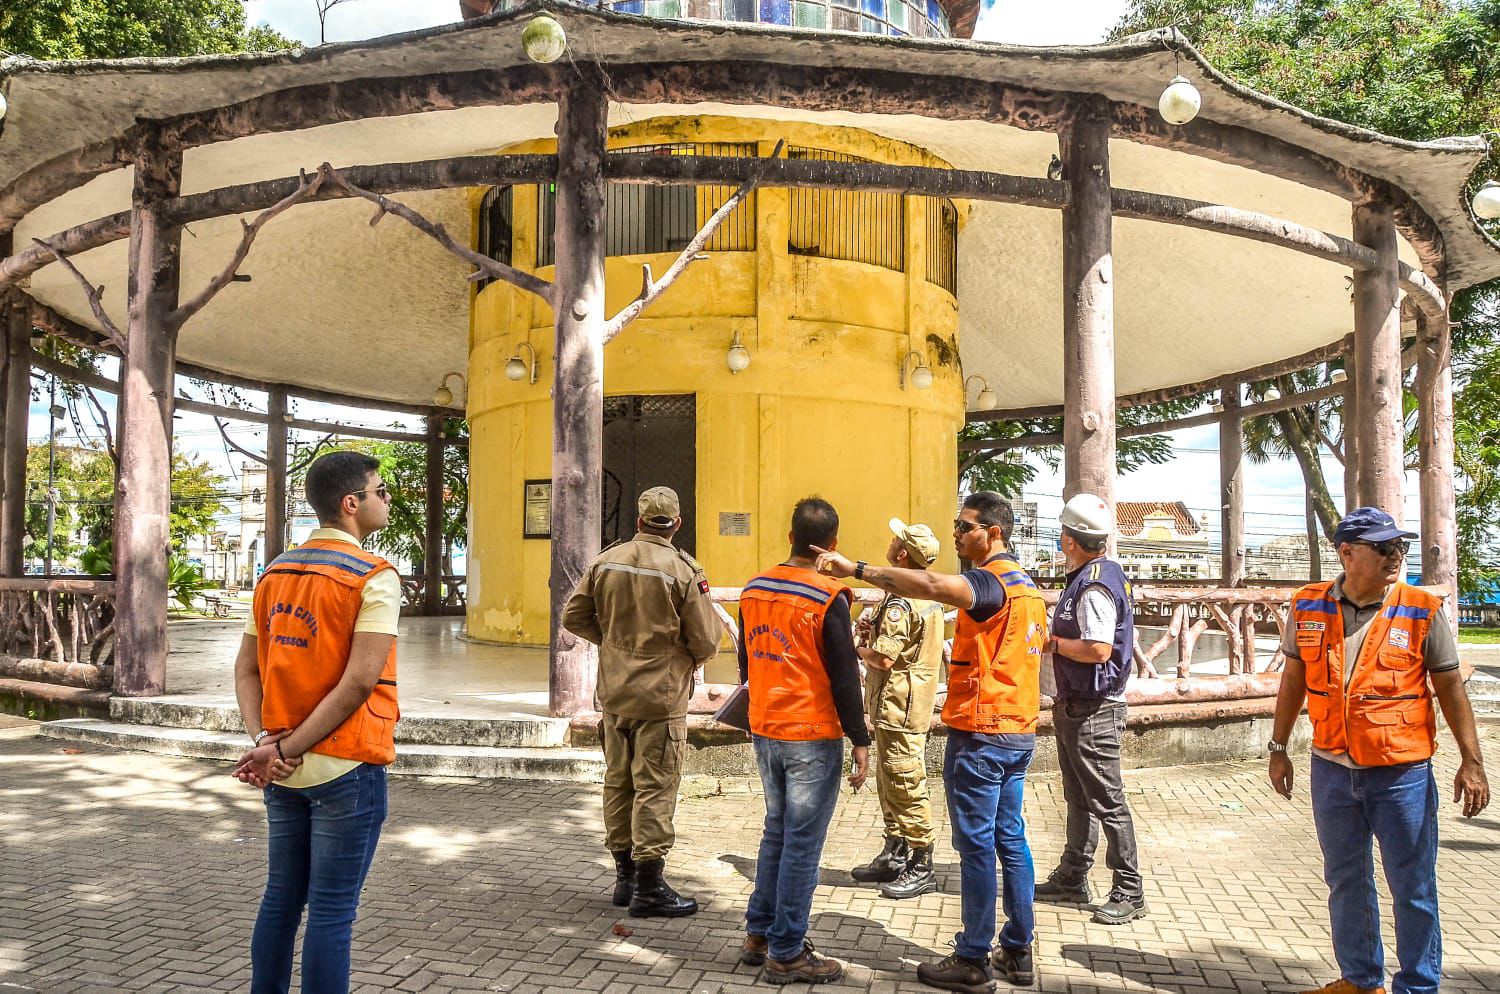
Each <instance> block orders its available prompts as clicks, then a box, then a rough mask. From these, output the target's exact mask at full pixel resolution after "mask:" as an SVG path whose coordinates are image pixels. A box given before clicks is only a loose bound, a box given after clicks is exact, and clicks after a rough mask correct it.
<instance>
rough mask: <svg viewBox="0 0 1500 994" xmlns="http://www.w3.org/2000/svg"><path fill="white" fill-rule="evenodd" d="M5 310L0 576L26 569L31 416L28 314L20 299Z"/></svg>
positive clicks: (19, 573)
mask: <svg viewBox="0 0 1500 994" xmlns="http://www.w3.org/2000/svg"><path fill="white" fill-rule="evenodd" d="M4 314H5V328H4V332H5V377H4V381H3V383H4V388H3V392H4V416H5V423H4V428H3V430H0V436H3V440H4V446H5V452H4V457H3V459H0V475H3V488H4V489H3V494H4V496H3V497H0V576H7V577H17V576H21V575H22V574H23V573H24V572H25V562H24V558H25V557H24V553H25V551H26V432H27V425H28V422H29V421H30V417H31V317H30V312H29V311H28V310H27V309H26V308H25V307H23V306H21V303H20V302H12V304H11V306H10V307H9V308H8V309H7V310H6V311H5V312H4Z"/></svg>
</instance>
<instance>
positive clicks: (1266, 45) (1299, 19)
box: [1113, 0, 1500, 590]
mask: <svg viewBox="0 0 1500 994" xmlns="http://www.w3.org/2000/svg"><path fill="white" fill-rule="evenodd" d="M1173 24H1175V25H1176V26H1177V27H1178V28H1179V29H1180V30H1181V31H1182V32H1183V33H1184V34H1185V35H1186V36H1187V37H1188V38H1189V39H1191V40H1192V42H1193V44H1194V45H1195V46H1196V47H1197V48H1198V50H1199V51H1200V52H1202V53H1203V55H1204V56H1205V57H1206V58H1207V59H1208V60H1209V62H1210V63H1211V64H1212V65H1213V66H1214V68H1216V69H1218V70H1219V71H1220V72H1223V73H1224V74H1225V75H1227V76H1229V77H1230V78H1231V79H1233V80H1235V81H1236V82H1238V83H1241V84H1243V85H1245V86H1248V87H1250V88H1252V89H1255V90H1258V91H1260V92H1262V93H1265V94H1267V95H1269V96H1272V97H1275V98H1277V99H1279V100H1284V101H1286V102H1287V103H1291V104H1295V105H1296V106H1298V107H1302V108H1305V109H1307V110H1310V111H1312V112H1313V113H1315V114H1319V115H1322V116H1324V117H1331V118H1335V119H1337V120H1340V121H1345V122H1347V123H1350V124H1355V125H1359V126H1361V127H1365V128H1370V129H1372V130H1374V131H1379V132H1381V133H1383V134H1387V135H1393V136H1395V137H1398V138H1407V139H1411V140H1413V141H1426V140H1431V139H1436V138H1441V137H1444V136H1447V135H1462V134H1485V133H1491V132H1495V131H1500V0H1135V2H1133V3H1132V5H1131V8H1130V10H1129V11H1128V13H1127V14H1126V15H1125V17H1124V18H1123V19H1122V20H1121V21H1120V23H1119V25H1117V26H1116V28H1115V31H1114V32H1113V37H1121V36H1124V35H1128V34H1132V33H1135V32H1138V31H1144V30H1148V29H1150V28H1158V27H1165V26H1167V25H1173ZM1495 176H1500V155H1495V154H1492V155H1491V156H1490V157H1489V159H1488V160H1487V161H1486V162H1485V164H1484V165H1482V166H1481V167H1480V169H1479V170H1477V171H1476V173H1475V175H1474V176H1473V177H1472V178H1471V180H1470V184H1469V186H1470V191H1472V188H1473V187H1475V186H1477V184H1478V183H1479V182H1481V181H1482V180H1484V179H1485V178H1489V177H1495ZM1490 231H1491V234H1492V235H1495V236H1496V237H1500V224H1497V225H1494V226H1492V227H1491V228H1490ZM1451 314H1452V316H1453V320H1454V321H1456V322H1457V325H1456V326H1455V327H1454V329H1453V358H1454V371H1455V377H1456V385H1457V387H1458V390H1459V393H1458V396H1457V397H1456V398H1455V402H1454V409H1455V417H1456V422H1457V423H1456V425H1455V429H1454V430H1455V434H1456V436H1457V440H1458V445H1457V456H1458V459H1457V462H1458V469H1459V473H1460V481H1459V486H1458V503H1459V508H1458V511H1459V523H1458V524H1459V544H1458V548H1459V575H1460V576H1459V582H1460V586H1461V587H1463V588H1464V589H1466V590H1469V589H1474V588H1475V587H1477V586H1480V585H1482V584H1483V583H1484V582H1485V579H1486V576H1487V575H1490V574H1488V573H1487V570H1489V569H1490V567H1488V566H1487V565H1486V561H1487V560H1490V559H1493V557H1494V551H1493V550H1494V544H1493V543H1494V540H1495V538H1496V536H1495V535H1494V534H1493V529H1492V528H1491V527H1490V525H1489V522H1490V520H1491V519H1493V518H1494V517H1495V514H1496V510H1497V508H1500V483H1497V482H1496V479H1495V476H1496V472H1495V467H1494V465H1493V464H1492V463H1491V462H1490V461H1489V460H1491V459H1492V457H1493V455H1494V453H1493V452H1492V451H1491V449H1492V446H1491V445H1486V444H1483V443H1482V442H1481V440H1482V439H1494V438H1496V437H1497V436H1500V407H1497V406H1496V405H1495V404H1494V403H1493V401H1492V399H1493V398H1494V397H1495V396H1496V395H1497V394H1500V364H1496V363H1495V362H1494V361H1493V358H1492V355H1491V353H1492V350H1493V349H1494V348H1495V345H1496V343H1497V341H1500V281H1491V282H1489V283H1486V284H1481V285H1480V286H1477V287H1471V288H1469V289H1467V290H1465V291H1462V292H1460V293H1458V294H1455V296H1454V300H1453V305H1452V308H1451ZM1282 392H1283V393H1286V390H1285V389H1284V388H1283V389H1282ZM1471 394H1472V396H1471ZM1319 406H1320V408H1321V410H1320V412H1319V414H1320V418H1321V419H1322V424H1323V425H1325V426H1327V427H1325V432H1324V433H1325V434H1326V435H1327V436H1328V438H1327V440H1326V441H1331V443H1332V445H1330V447H1331V448H1333V450H1334V451H1335V452H1337V451H1339V445H1340V441H1341V435H1342V426H1341V424H1340V422H1341V418H1340V417H1339V415H1340V411H1341V404H1340V403H1339V402H1338V401H1333V402H1329V403H1326V404H1324V405H1319ZM1406 406H1407V405H1403V407H1406ZM1410 413H1411V412H1410V410H1408V411H1407V414H1408V430H1409V431H1410V429H1411V427H1412V426H1411V421H1412V419H1411V418H1410V416H1409V415H1410ZM1302 421H1303V427H1307V425H1308V424H1309V421H1308V419H1306V418H1304V419H1302ZM1283 428H1287V429H1290V430H1291V431H1292V432H1293V433H1295V432H1296V430H1297V427H1296V425H1295V424H1293V423H1292V420H1291V419H1289V418H1287V417H1281V416H1273V417H1268V418H1256V419H1252V421H1251V422H1247V424H1246V443H1247V448H1248V451H1249V452H1250V453H1251V456H1252V458H1263V457H1265V456H1266V455H1273V454H1284V453H1287V452H1289V451H1291V449H1290V448H1289V446H1288V445H1287V444H1286V441H1287V440H1286V438H1285V432H1283V430H1282V429H1283ZM1301 461H1303V469H1304V472H1308V471H1309V463H1308V462H1307V461H1306V460H1301ZM1410 462H1411V459H1410V458H1408V463H1410ZM1308 485H1309V488H1310V489H1311V490H1312V491H1314V501H1315V502H1317V501H1318V500H1319V498H1320V497H1321V498H1324V499H1327V486H1326V484H1323V483H1322V482H1321V474H1320V473H1318V474H1312V475H1310V476H1309V481H1308ZM1320 516H1321V515H1320Z"/></svg>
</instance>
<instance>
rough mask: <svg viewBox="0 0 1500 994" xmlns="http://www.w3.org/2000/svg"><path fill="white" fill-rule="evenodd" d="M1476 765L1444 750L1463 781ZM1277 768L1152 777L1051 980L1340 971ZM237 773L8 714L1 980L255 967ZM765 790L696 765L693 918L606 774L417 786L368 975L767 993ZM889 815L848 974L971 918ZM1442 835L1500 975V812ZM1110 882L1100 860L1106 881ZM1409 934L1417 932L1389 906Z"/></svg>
mask: <svg viewBox="0 0 1500 994" xmlns="http://www.w3.org/2000/svg"><path fill="white" fill-rule="evenodd" d="M1483 739H1484V742H1485V746H1486V751H1487V754H1488V756H1489V757H1490V760H1491V767H1492V769H1495V768H1500V724H1496V723H1493V722H1491V723H1487V724H1486V725H1485V726H1483ZM1454 764H1455V758H1454V752H1453V749H1452V747H1451V745H1445V747H1444V749H1443V751H1442V752H1441V753H1440V759H1439V763H1438V766H1439V774H1438V775H1439V783H1440V790H1441V791H1442V792H1447V796H1448V797H1451V782H1452V775H1453V769H1454ZM1263 769H1264V767H1263V764H1262V763H1259V762H1247V763H1228V764H1218V765H1211V766H1196V767H1180V768H1176V769H1157V770H1143V771H1137V772H1134V773H1130V774H1128V775H1127V776H1128V780H1127V783H1128V787H1129V790H1130V791H1131V801H1132V803H1133V805H1134V808H1135V814H1136V824H1137V830H1138V833H1139V837H1140V845H1141V849H1142V852H1143V856H1144V859H1145V866H1144V870H1145V873H1146V876H1147V888H1148V890H1147V893H1148V896H1149V899H1150V903H1151V914H1150V915H1149V917H1147V918H1145V919H1143V920H1141V921H1137V922H1133V923H1131V924H1130V925H1127V926H1124V927H1118V928H1110V927H1107V926H1102V925H1095V924H1093V923H1092V922H1091V921H1089V919H1088V916H1087V914H1086V913H1085V912H1084V911H1083V910H1081V909H1077V908H1058V907H1049V906H1046V905H1038V908H1037V919H1038V922H1037V924H1038V936H1039V946H1038V969H1039V971H1040V977H1039V982H1038V986H1037V988H1036V989H1039V990H1043V991H1068V992H1071V994H1094V992H1115V991H1163V992H1175V994H1194V992H1209V991H1234V992H1244V994H1256V992H1263V991H1265V992H1285V991H1293V990H1298V989H1300V988H1301V987H1304V986H1316V985H1317V984H1318V983H1321V982H1323V981H1325V980H1327V979H1330V978H1331V977H1333V976H1335V975H1336V971H1335V970H1334V969H1333V967H1332V966H1331V962H1332V957H1331V951H1330V948H1329V939H1328V929H1327V912H1326V906H1325V900H1326V892H1325V889H1324V887H1323V884H1322V881H1321V877H1320V861H1319V858H1318V851H1317V843H1316V841H1315V839H1314V837H1313V831H1312V818H1311V813H1310V811H1309V806H1308V799H1307V793H1306V790H1307V779H1306V776H1305V775H1304V776H1302V777H1301V782H1300V783H1299V785H1298V788H1299V789H1298V793H1297V797H1296V799H1295V800H1293V801H1291V802H1287V801H1283V800H1281V799H1280V798H1278V797H1275V796H1274V795H1272V794H1271V793H1270V791H1269V789H1268V788H1267V787H1266V785H1265V782H1264V776H1263ZM1305 769H1306V758H1305V757H1303V758H1301V759H1299V772H1300V771H1305ZM226 770H227V766H226V765H224V764H220V763H213V762H206V761H199V760H181V759H171V758H165V757H159V756H152V755H144V754H133V753H120V752H112V751H109V750H105V749H101V748H97V747H88V748H87V749H86V750H85V751H82V752H80V751H78V750H77V748H76V747H74V746H72V745H69V744H64V743H59V742H57V741H54V740H49V739H42V738H38V737H35V736H34V735H32V734H31V732H30V731H29V729H25V728H9V729H6V730H5V731H4V733H3V734H0V799H3V801H0V992H4V991H43V992H48V994H64V992H79V991H91V992H92V991H100V992H115V991H232V990H243V989H245V987H246V985H247V981H248V953H247V947H248V942H249V934H250V928H251V924H252V922H253V919H254V914H255V907H256V901H257V899H258V895H259V891H260V887H261V884H262V880H263V870H262V860H263V855H264V848H265V832H264V821H263V811H262V808H261V803H260V800H259V797H258V795H257V794H256V792H255V791H253V790H252V789H250V788H247V787H243V786H241V785H239V784H237V783H235V782H234V781H232V780H231V779H230V778H229V777H228V776H226V775H225V772H226ZM1497 779H1500V778H1497ZM752 787H753V784H750V783H747V782H745V781H726V782H723V783H718V782H712V781H710V782H696V783H693V784H692V785H691V787H690V789H689V790H688V792H687V796H685V797H684V799H683V801H682V804H681V808H680V815H679V822H678V825H679V845H678V848H677V850H676V851H675V853H674V855H673V858H672V860H671V862H670V863H669V871H670V872H669V879H670V880H672V881H673V882H674V883H676V884H677V885H678V886H679V889H680V890H682V891H683V892H684V893H688V894H692V895H695V896H696V897H697V898H698V899H699V901H700V902H702V903H703V905H704V908H703V910H702V911H701V912H700V913H699V914H698V915H697V916H695V917H692V918H687V919H679V920H676V921H670V922H668V921H635V920H632V919H629V918H624V917H621V916H620V915H619V914H617V909H615V908H613V907H612V906H611V905H610V904H609V902H608V899H607V896H606V895H607V888H608V886H609V883H610V881H611V879H612V870H611V867H610V865H609V860H608V857H607V854H605V853H604V852H603V851H602V849H601V848H600V846H599V839H600V837H601V826H600V818H599V812H598V788H596V787H590V786H586V785H572V784H567V785H563V784H539V783H519V782H501V781H458V780H419V779H410V778H408V779H399V778H398V779H395V780H393V781H392V791H391V815H390V820H389V821H388V823H387V825H386V830H385V835H384V837H383V838H382V840H381V844H380V852H379V854H378V856H377V859H376V863H375V867H374V869H373V871H372V873H371V877H370V881H369V885H368V888H367V890H366V896H365V901H364V906H363V908H362V909H361V917H360V921H359V924H358V925H357V927H356V933H355V950H354V958H355V963H356V968H357V971H358V972H357V974H356V977H355V980H356V984H355V989H356V990H357V991H362V992H363V991H372V992H373V991H433V992H446V991H503V992H510V994H533V992H545V994H552V992H569V994H571V992H578V991H619V992H627V991H701V992H719V991H729V992H733V991H752V990H761V991H765V990H769V989H770V988H767V987H765V986H762V985H759V984H757V983H756V981H755V977H754V974H753V972H752V971H750V970H748V969H745V968H737V967H736V965H735V953H736V948H737V946H738V943H739V940H740V935H741V915H742V912H743V909H744V904H745V899H746V896H747V895H748V893H749V889H750V877H751V875H752V873H753V867H754V857H755V851H756V845H757V839H758V828H759V823H760V817H761V813H762V807H761V801H760V798H759V797H758V796H757V795H756V794H754V793H753V792H752ZM1445 800H1446V798H1445ZM1026 812H1027V818H1028V823H1029V826H1030V834H1031V838H1032V844H1033V846H1034V848H1035V850H1036V853H1037V863H1038V866H1039V868H1040V869H1041V870H1042V872H1045V870H1046V868H1047V867H1048V866H1050V864H1051V861H1052V860H1053V859H1055V857H1056V855H1057V852H1058V848H1059V846H1060V841H1061V833H1062V805H1061V788H1060V786H1059V783H1058V781H1057V779H1056V777H1055V776H1052V775H1040V776H1038V777H1036V778H1035V780H1034V781H1033V782H1032V783H1031V784H1030V785H1029V787H1028V797H1027V804H1026ZM878 825H879V809H878V805H877V803H876V800H875V798H874V797H873V796H872V794H871V793H870V792H868V791H867V792H865V793H862V794H860V795H858V796H850V795H849V793H848V791H847V789H846V790H845V793H844V796H843V798H842V799H841V801H840V806H839V811H838V814H837V816H836V817H835V819H834V823H833V827H832V829H831V832H830V837H829V845H828V848H827V850H826V851H825V853H824V858H823V867H824V869H823V878H822V886H820V887H819V888H818V892H817V896H816V900H815V902H814V905H813V928H812V937H813V939H814V941H816V942H817V943H818V946H819V948H820V949H822V950H825V951H827V952H829V953H830V954H833V955H836V956H838V957H840V958H842V959H844V960H846V961H848V962H849V963H850V964H851V965H850V969H849V972H848V976H847V978H846V980H845V981H844V982H843V983H842V984H841V985H835V986H834V987H831V988H829V989H830V990H839V989H855V990H863V991H870V992H880V994H886V992H895V991H916V990H925V989H926V988H923V987H921V986H920V985H918V984H916V983H915V980H914V974H913V971H914V969H915V964H916V963H917V962H918V961H921V960H923V959H928V958H932V957H934V956H936V955H941V954H943V953H946V951H947V942H948V940H949V939H950V938H951V937H952V934H953V932H954V930H955V928H956V925H957V921H958V895H957V887H958V871H957V867H956V864H955V863H954V861H953V859H952V854H951V851H947V852H944V848H945V847H940V849H939V859H938V863H939V873H940V878H941V879H942V881H943V892H941V893H937V894H929V895H926V896H924V897H922V898H919V899H917V900H913V901H906V902H892V901H887V900H884V899H881V898H879V897H878V896H876V894H875V893H874V891H873V890H872V889H871V888H868V887H863V886H858V885H856V884H855V883H854V881H853V880H852V879H851V878H850V876H849V874H848V867H850V866H852V865H855V864H856V863H857V862H862V861H863V860H864V859H866V858H868V856H869V855H870V854H871V853H872V852H873V850H874V848H875V847H876V845H877V843H878V841H879V838H878V837H879V829H878ZM1441 833H1442V843H1441V846H1442V848H1441V856H1440V870H1439V872H1440V886H1441V891H1442V899H1443V920H1444V946H1445V951H1446V952H1445V955H1446V967H1447V972H1448V975H1449V981H1448V982H1447V983H1445V985H1444V988H1443V989H1444V991H1447V992H1464V994H1468V992H1478V991H1496V990H1500V900H1497V898H1496V895H1497V894H1500V859H1497V858H1496V857H1497V854H1500V811H1496V810H1495V809H1494V808H1492V809H1491V810H1490V811H1487V812H1486V813H1485V814H1484V815H1483V816H1481V817H1480V818H1479V819H1476V820H1473V821H1468V822H1465V821H1464V820H1463V819H1461V818H1460V817H1459V816H1458V815H1457V814H1456V813H1455V809H1454V808H1453V807H1452V806H1451V805H1448V804H1446V803H1445V805H1444V808H1443V816H1442V827H1441ZM939 835H940V837H944V836H945V835H946V825H943V826H941V827H940V830H939ZM1107 883H1108V881H1107V878H1106V876H1105V873H1104V871H1103V870H1102V868H1101V869H1100V870H1098V871H1096V873H1095V877H1094V884H1095V888H1096V889H1098V888H1100V887H1101V886H1107ZM617 925H619V926H622V927H621V928H619V929H617V928H616V926H617ZM1386 933H1387V945H1388V948H1393V940H1392V939H1391V938H1390V925H1389V922H1388V921H1387V922H1386ZM1006 989H1007V988H1006V986H1005V985H1004V984H1001V985H1000V990H1002V991H1003V990H1006Z"/></svg>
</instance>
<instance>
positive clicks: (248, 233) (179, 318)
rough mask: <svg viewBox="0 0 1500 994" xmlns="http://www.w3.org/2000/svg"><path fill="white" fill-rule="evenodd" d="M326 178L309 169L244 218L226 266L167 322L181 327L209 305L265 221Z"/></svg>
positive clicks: (308, 194)
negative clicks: (269, 202)
mask: <svg viewBox="0 0 1500 994" xmlns="http://www.w3.org/2000/svg"><path fill="white" fill-rule="evenodd" d="M323 179H324V177H323V174H322V173H321V172H319V173H318V174H316V175H314V176H313V177H311V178H309V177H308V175H307V174H306V173H303V174H302V181H301V182H300V183H298V184H297V189H295V190H293V191H292V192H291V193H290V194H288V195H287V196H285V197H282V198H281V199H280V200H278V201H277V202H276V203H274V204H272V205H271V206H270V207H267V208H266V209H265V210H263V211H261V212H260V213H259V214H257V215H256V217H255V220H254V221H251V222H249V223H246V222H244V221H241V222H240V226H241V227H242V228H243V229H244V230H243V231H242V232H241V234H240V244H239V247H238V248H236V249H235V250H234V256H233V258H231V259H230V260H229V265H227V266H225V267H224V269H223V271H222V272H220V273H219V275H217V276H215V277H214V278H213V279H211V280H209V281H208V286H206V287H204V288H203V290H202V291H201V292H200V293H199V294H198V295H197V296H196V297H194V298H193V299H191V300H189V301H188V302H187V303H185V304H180V305H178V307H177V308H176V309H175V310H174V311H172V313H171V314H169V315H167V324H168V326H169V327H170V328H171V329H172V330H173V331H176V330H177V329H179V328H181V327H182V326H183V324H184V323H186V321H187V320H188V318H190V317H192V316H193V315H194V314H197V313H198V312H199V311H201V310H203V308H205V307H207V306H208V302H209V301H211V300H213V299H214V297H215V296H217V295H218V293H219V291H220V290H222V289H224V288H225V287H226V286H228V285H229V284H230V283H232V282H234V277H235V274H236V273H238V272H239V268H240V266H241V265H243V264H244V262H245V256H247V255H249V254H250V246H251V245H252V244H254V242H255V236H256V235H258V234H260V229H261V228H263V227H265V224H266V222H267V221H270V220H271V219H272V218H273V217H275V216H276V215H278V214H280V213H281V212H282V211H284V210H286V209H287V208H289V207H292V206H293V205H295V204H299V203H301V202H302V201H304V200H306V199H308V198H309V197H313V196H316V195H317V192H318V189H319V188H320V187H321V186H322V185H323Z"/></svg>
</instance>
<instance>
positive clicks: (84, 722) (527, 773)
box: [40, 718, 604, 783]
mask: <svg viewBox="0 0 1500 994" xmlns="http://www.w3.org/2000/svg"><path fill="white" fill-rule="evenodd" d="M40 731H41V734H43V735H45V736H47V737H48V738H54V739H63V740H66V741H72V742H91V743H95V744H97V745H105V746H112V747H114V748H116V749H133V750H137V751H140V752H152V753H158V754H160V755H164V756H188V757H191V758H194V759H219V760H228V761H233V760H236V759H238V758H239V757H240V756H241V755H242V754H243V753H244V751H245V749H246V748H247V743H246V742H245V735H244V733H243V732H227V731H213V730H208V729H202V728H174V727H165V726H157V725H140V724H132V723H128V722H116V721H102V720H100V719H97V718H70V719H66V720H63V721H49V722H46V723H44V724H43V725H42V726H41V729H40ZM391 772H392V773H394V774H405V775H408V776H434V777H479V778H483V779H500V780H562V781H571V782H575V783H599V782H601V781H603V779H604V754H603V753H600V752H595V751H592V750H587V749H563V748H559V747H556V746H552V747H546V748H508V747H497V746H476V745H439V744H407V745H398V746H397V749H396V762H395V764H394V765H392V767H391Z"/></svg>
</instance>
